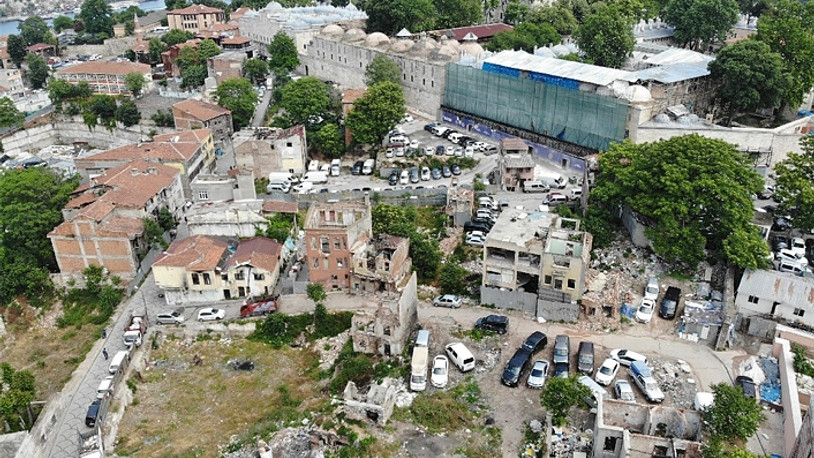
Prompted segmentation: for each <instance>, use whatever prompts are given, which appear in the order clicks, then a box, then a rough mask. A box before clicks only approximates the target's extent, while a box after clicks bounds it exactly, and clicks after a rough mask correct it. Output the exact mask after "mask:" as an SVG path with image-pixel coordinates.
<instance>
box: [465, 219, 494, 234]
mask: <svg viewBox="0 0 814 458" xmlns="http://www.w3.org/2000/svg"><path fill="white" fill-rule="evenodd" d="M491 230H492V226H488V225H486V224H484V223H482V222H480V221H467V222H466V223H464V232H472V231H481V232H483V233H487V232H489V231H491Z"/></svg>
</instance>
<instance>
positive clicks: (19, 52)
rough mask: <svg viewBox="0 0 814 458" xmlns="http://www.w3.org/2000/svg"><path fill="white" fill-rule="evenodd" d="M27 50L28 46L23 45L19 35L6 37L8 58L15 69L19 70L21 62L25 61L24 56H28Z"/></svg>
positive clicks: (23, 42) (23, 41)
mask: <svg viewBox="0 0 814 458" xmlns="http://www.w3.org/2000/svg"><path fill="white" fill-rule="evenodd" d="M21 25H22V24H21ZM27 48H28V45H27V44H25V39H23V37H21V36H20V35H9V36H8V41H7V42H6V49H7V50H8V55H9V57H11V61H12V62H14V65H15V66H17V68H20V64H22V63H23V60H25V56H26V54H28V49H27Z"/></svg>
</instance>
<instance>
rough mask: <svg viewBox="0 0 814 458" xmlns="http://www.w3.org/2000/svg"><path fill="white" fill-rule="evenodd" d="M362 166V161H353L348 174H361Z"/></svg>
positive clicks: (363, 163) (363, 164)
mask: <svg viewBox="0 0 814 458" xmlns="http://www.w3.org/2000/svg"><path fill="white" fill-rule="evenodd" d="M364 166H365V162H364V161H356V162H354V163H353V167H351V169H350V174H351V175H361V174H362V168H363V167H364Z"/></svg>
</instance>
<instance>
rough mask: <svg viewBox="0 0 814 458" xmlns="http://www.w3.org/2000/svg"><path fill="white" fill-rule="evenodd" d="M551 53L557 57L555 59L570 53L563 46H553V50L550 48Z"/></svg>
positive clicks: (566, 47)
mask: <svg viewBox="0 0 814 458" xmlns="http://www.w3.org/2000/svg"><path fill="white" fill-rule="evenodd" d="M551 52H553V53H554V55H555V56H557V57H560V56H566V55H568V54H571V51H570V50H569V49H568V46H565V45H557V46H554V47H553V48H551Z"/></svg>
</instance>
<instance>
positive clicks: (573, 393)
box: [540, 375, 591, 426]
mask: <svg viewBox="0 0 814 458" xmlns="http://www.w3.org/2000/svg"><path fill="white" fill-rule="evenodd" d="M590 394H591V391H590V390H589V389H588V387H587V386H585V385H583V384H581V383H579V381H578V380H577V376H576V375H571V376H570V377H568V378H563V377H552V378H550V379H548V381H547V382H546V385H545V386H544V387H543V389H542V391H541V392H540V404H542V405H543V407H545V408H546V410H547V411H548V413H549V414H551V421H552V422H553V423H554V424H555V425H557V426H562V425H564V424H565V420H566V418H568V411H569V410H570V409H571V407H574V406H576V405H578V404H580V403H581V402H582V398H584V397H587V396H590Z"/></svg>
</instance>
